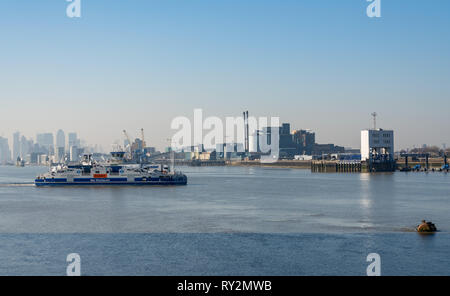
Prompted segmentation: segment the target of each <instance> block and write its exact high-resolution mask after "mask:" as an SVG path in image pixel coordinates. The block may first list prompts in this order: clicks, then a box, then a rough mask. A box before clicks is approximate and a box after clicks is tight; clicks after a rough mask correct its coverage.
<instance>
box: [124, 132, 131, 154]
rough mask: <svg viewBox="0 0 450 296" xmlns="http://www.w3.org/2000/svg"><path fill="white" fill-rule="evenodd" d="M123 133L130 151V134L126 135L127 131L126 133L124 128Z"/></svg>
mask: <svg viewBox="0 0 450 296" xmlns="http://www.w3.org/2000/svg"><path fill="white" fill-rule="evenodd" d="M123 134H124V135H125V138H127V141H128V146H130V153H131V144H132V142H131V139H130V136H128V133H127V131H126V130H123Z"/></svg>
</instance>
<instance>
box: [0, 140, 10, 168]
mask: <svg viewBox="0 0 450 296" xmlns="http://www.w3.org/2000/svg"><path fill="white" fill-rule="evenodd" d="M10 160H11V151H10V150H9V145H8V139H6V138H3V137H0V164H6V163H7V162H9V161H10Z"/></svg>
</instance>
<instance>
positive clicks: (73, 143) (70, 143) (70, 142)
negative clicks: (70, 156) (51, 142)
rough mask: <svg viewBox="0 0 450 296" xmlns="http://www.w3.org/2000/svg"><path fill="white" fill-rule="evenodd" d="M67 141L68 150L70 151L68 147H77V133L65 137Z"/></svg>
mask: <svg viewBox="0 0 450 296" xmlns="http://www.w3.org/2000/svg"><path fill="white" fill-rule="evenodd" d="M67 141H68V146H69V147H68V149H69V150H70V147H73V146H78V144H77V142H78V139H77V133H69V134H68V135H67Z"/></svg>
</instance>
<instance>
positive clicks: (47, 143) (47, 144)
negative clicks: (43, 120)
mask: <svg viewBox="0 0 450 296" xmlns="http://www.w3.org/2000/svg"><path fill="white" fill-rule="evenodd" d="M36 143H37V144H38V145H39V146H41V147H43V148H45V149H46V150H47V151H48V153H50V152H51V151H53V149H52V147H53V143H54V141H53V134H52V133H43V134H37V135H36Z"/></svg>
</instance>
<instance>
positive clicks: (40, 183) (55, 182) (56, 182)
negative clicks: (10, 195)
mask: <svg viewBox="0 0 450 296" xmlns="http://www.w3.org/2000/svg"><path fill="white" fill-rule="evenodd" d="M34 184H35V185H36V186H37V187H44V186H151V185H154V186H155V185H156V186H176V185H187V178H181V179H177V180H166V181H134V182H128V181H115V180H114V181H111V180H98V179H97V180H95V179H90V180H89V181H88V182H86V181H76V182H75V181H74V182H67V179H45V180H43V179H36V180H35V181H34Z"/></svg>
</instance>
